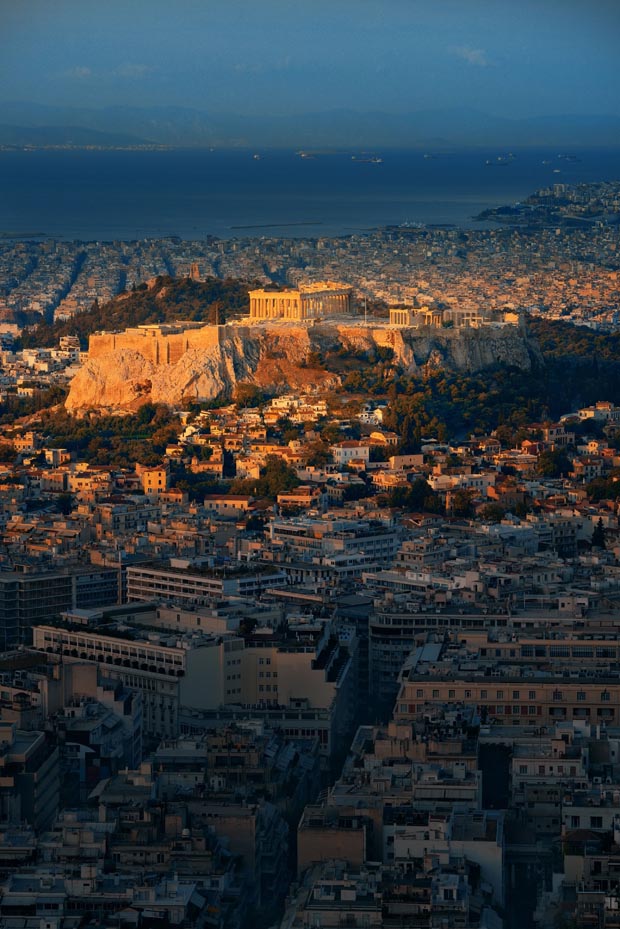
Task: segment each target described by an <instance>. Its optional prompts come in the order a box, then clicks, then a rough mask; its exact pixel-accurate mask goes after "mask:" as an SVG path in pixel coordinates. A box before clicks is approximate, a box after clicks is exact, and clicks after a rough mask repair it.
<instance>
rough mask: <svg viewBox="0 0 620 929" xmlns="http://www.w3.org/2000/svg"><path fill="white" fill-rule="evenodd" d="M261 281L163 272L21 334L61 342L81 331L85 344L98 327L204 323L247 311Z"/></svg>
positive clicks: (25, 341) (26, 339) (33, 342)
mask: <svg viewBox="0 0 620 929" xmlns="http://www.w3.org/2000/svg"><path fill="white" fill-rule="evenodd" d="M254 286H258V285H257V284H256V282H247V281H239V280H236V279H233V278H225V279H224V280H220V279H219V278H215V277H209V278H207V279H206V280H205V281H194V280H192V279H191V278H172V277H158V278H157V279H156V282H155V284H154V286H152V287H147V285H146V284H140V285H139V286H138V287H136V288H135V289H134V290H132V291H131V292H128V293H125V294H121V295H120V296H118V297H115V298H114V299H113V300H111V301H110V302H109V303H105V304H102V305H99V304H98V303H97V302H95V303H94V304H93V305H92V307H91V308H90V309H89V310H87V311H86V312H84V313H79V314H78V315H77V316H74V317H73V318H72V319H69V320H66V321H63V322H57V323H53V324H50V323H47V322H41V323H39V324H38V325H37V326H35V327H34V328H33V329H32V330H30V331H29V332H25V333H24V334H23V336H22V345H23V347H24V348H35V347H39V346H46V345H47V346H49V345H57V344H58V340H59V339H60V337H61V336H63V335H77V336H79V338H80V342H81V343H82V345H83V347H84V348H85V347H86V345H87V343H88V336H89V335H90V334H91V333H92V332H97V331H98V330H99V329H126V328H127V327H128V326H139V325H141V324H143V323H167V322H176V321H177V320H178V319H187V320H195V321H200V322H204V323H205V324H207V323H208V324H215V323H224V322H226V320H227V319H232V318H235V317H237V316H240V315H243V313H246V312H247V307H248V290H249V289H250V288H251V287H254Z"/></svg>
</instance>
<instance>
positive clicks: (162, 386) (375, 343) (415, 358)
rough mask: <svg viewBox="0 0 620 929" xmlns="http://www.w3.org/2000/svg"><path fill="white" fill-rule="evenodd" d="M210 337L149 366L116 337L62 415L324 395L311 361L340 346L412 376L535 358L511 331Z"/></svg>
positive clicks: (307, 331)
mask: <svg viewBox="0 0 620 929" xmlns="http://www.w3.org/2000/svg"><path fill="white" fill-rule="evenodd" d="M213 328H214V327H210V330H211V332H212V331H213ZM211 332H210V333H209V338H208V339H205V344H204V345H201V344H200V338H199V337H196V334H195V333H194V337H193V339H192V343H191V344H189V345H188V347H187V349H186V350H185V351H184V352H183V354H182V355H181V357H180V358H179V359H178V360H177V361H176V362H175V363H174V364H170V363H168V364H157V363H154V362H153V360H152V357H151V358H149V357H148V355H147V352H146V350H145V352H144V353H143V352H141V351H140V350H139V347H138V348H136V343H135V341H132V342H131V347H125V346H123V338H122V335H120V336H116V338H115V346H116V347H115V348H114V349H113V350H112V351H110V352H107V353H105V354H100V355H97V356H96V357H94V358H90V359H89V360H88V361H87V362H86V363H85V364H84V365H83V367H82V368H81V369H80V371H79V372H78V373H77V374H76V376H75V377H74V379H73V381H72V382H71V387H70V391H69V396H68V398H67V401H66V406H67V409H68V410H70V411H74V412H75V411H84V410H90V409H117V410H118V409H121V410H133V409H136V408H137V407H139V406H140V405H141V404H143V403H146V402H147V401H152V402H154V403H167V404H171V405H173V404H178V403H180V402H181V400H182V399H198V400H213V399H215V398H217V397H220V396H230V395H231V394H232V392H233V390H234V387H235V385H236V384H237V383H239V382H251V383H254V384H256V385H258V386H260V387H264V388H266V389H269V390H272V391H276V392H278V391H284V390H307V389H309V388H320V389H325V390H329V389H333V388H334V387H336V386H337V385H338V384H339V377H338V375H336V374H334V373H332V372H330V371H328V370H327V369H326V368H325V367H321V365H320V364H319V363H317V358H318V357H321V356H323V357H324V356H325V355H326V354H327V353H328V352H330V351H337V350H338V349H342V348H345V349H351V350H354V351H368V352H371V351H372V350H374V349H376V348H378V347H387V348H391V349H392V351H393V352H394V363H395V365H397V366H398V367H399V368H401V369H402V370H403V371H406V372H409V373H412V374H414V373H416V372H422V371H424V370H428V368H429V367H435V368H445V369H447V370H458V371H467V372H473V371H479V370H481V369H483V368H485V367H489V366H491V365H494V364H506V365H511V366H514V367H517V368H520V369H521V370H523V371H527V370H529V369H530V367H531V364H532V359H533V358H536V357H539V356H538V353H537V349H536V347H535V346H533V345H532V344H531V343H530V342H529V341H528V340H527V338H526V337H525V335H524V333H523V332H522V331H521V330H520V329H519V328H518V327H516V326H505V327H502V328H491V327H488V328H484V329H468V330H454V329H452V330H451V329H442V330H429V331H428V333H425V332H422V331H420V330H416V329H397V328H390V327H388V326H372V325H368V326H364V325H351V324H336V323H334V324H328V323H318V324H315V325H313V326H295V325H286V324H277V323H274V324H271V325H270V324H266V325H256V326H247V325H245V326H244V325H237V324H233V325H229V326H221V327H219V333H218V336H217V338H215V339H214V338H212V336H211ZM309 362H310V363H309ZM363 363H364V362H360V364H363Z"/></svg>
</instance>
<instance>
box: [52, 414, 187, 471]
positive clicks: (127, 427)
mask: <svg viewBox="0 0 620 929" xmlns="http://www.w3.org/2000/svg"><path fill="white" fill-rule="evenodd" d="M41 429H42V431H43V432H44V433H45V434H46V435H47V436H48V437H49V438H48V440H47V443H48V446H49V447H50V448H67V449H69V451H72V452H75V453H76V455H77V457H78V458H80V459H83V460H86V461H88V462H90V463H91V464H95V465H105V466H109V467H118V468H129V467H132V465H133V464H135V463H136V462H138V463H139V464H143V465H156V464H160V463H161V460H162V456H163V454H164V452H165V450H166V446H167V445H168V444H169V443H170V442H171V441H173V440H174V439H175V438H176V437H177V436H178V434H179V432H180V430H181V421H180V420H179V418H178V417H177V416H176V415H174V414H173V413H171V412H170V410H169V409H168V407H166V406H164V405H163V404H153V403H145V404H144V405H143V406H141V407H140V409H139V410H138V411H137V412H136V413H134V414H132V415H130V416H98V417H93V418H92V419H78V418H76V417H75V416H71V415H70V414H69V413H67V411H66V410H65V409H63V408H61V409H56V410H47V411H45V412H44V413H43V415H42V417H41Z"/></svg>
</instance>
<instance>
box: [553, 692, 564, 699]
mask: <svg viewBox="0 0 620 929" xmlns="http://www.w3.org/2000/svg"><path fill="white" fill-rule="evenodd" d="M553 699H554V700H561V699H562V691H561V690H554V691H553Z"/></svg>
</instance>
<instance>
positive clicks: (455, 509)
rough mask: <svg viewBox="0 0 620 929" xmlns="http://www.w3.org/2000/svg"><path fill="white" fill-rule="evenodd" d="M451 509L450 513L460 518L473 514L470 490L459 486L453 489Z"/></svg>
mask: <svg viewBox="0 0 620 929" xmlns="http://www.w3.org/2000/svg"><path fill="white" fill-rule="evenodd" d="M451 509H452V515H453V516H456V517H457V518H460V519H463V518H466V517H468V516H473V514H474V507H473V494H472V492H471V490H465V489H464V488H463V487H459V489H458V490H455V491H454V493H453V495H452V508H451Z"/></svg>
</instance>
